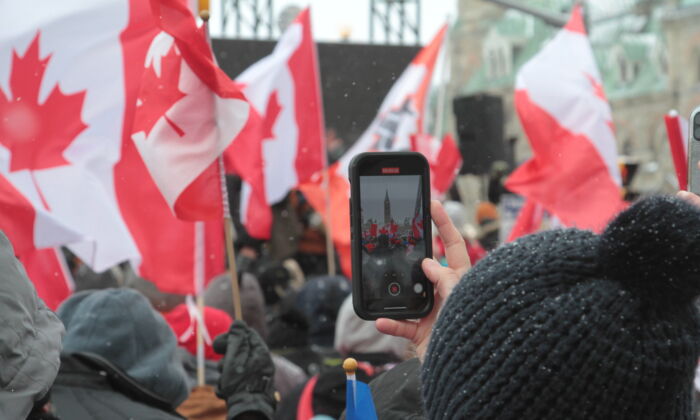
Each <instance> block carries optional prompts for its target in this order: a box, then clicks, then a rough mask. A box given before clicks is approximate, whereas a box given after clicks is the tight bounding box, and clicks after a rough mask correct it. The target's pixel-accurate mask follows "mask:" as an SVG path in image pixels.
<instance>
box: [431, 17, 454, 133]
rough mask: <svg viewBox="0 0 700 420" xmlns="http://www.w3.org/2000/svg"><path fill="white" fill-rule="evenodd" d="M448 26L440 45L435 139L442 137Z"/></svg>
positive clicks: (447, 60) (447, 65)
mask: <svg viewBox="0 0 700 420" xmlns="http://www.w3.org/2000/svg"><path fill="white" fill-rule="evenodd" d="M449 47H450V26H449V23H448V26H447V33H446V34H445V40H444V41H443V45H442V58H443V60H442V69H440V90H439V92H438V101H437V111H436V112H435V138H441V137H442V134H443V133H442V130H443V126H444V123H443V120H444V118H445V107H446V104H445V99H447V98H446V97H447V80H448V77H449V73H448V72H449V71H450V70H451V69H450V64H451V63H450V59H451V55H450V49H449Z"/></svg>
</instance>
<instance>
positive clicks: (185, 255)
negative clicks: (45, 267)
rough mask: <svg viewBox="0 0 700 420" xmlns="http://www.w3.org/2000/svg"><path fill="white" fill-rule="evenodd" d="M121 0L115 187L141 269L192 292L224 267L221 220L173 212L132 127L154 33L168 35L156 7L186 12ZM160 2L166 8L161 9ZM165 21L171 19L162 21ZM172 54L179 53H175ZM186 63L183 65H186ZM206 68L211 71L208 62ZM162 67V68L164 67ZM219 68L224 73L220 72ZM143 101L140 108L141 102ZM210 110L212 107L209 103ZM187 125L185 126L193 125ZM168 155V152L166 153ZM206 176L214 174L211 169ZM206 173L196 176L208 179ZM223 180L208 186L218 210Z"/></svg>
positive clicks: (161, 285)
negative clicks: (125, 15)
mask: <svg viewBox="0 0 700 420" xmlns="http://www.w3.org/2000/svg"><path fill="white" fill-rule="evenodd" d="M113 1H115V0H113ZM120 3H123V4H124V6H129V12H130V15H129V20H128V25H126V27H125V28H124V30H123V33H122V43H121V48H122V53H123V55H124V57H127V58H128V59H127V60H126V61H125V63H124V67H125V68H124V79H123V85H122V89H123V90H124V92H125V96H126V99H127V100H126V107H125V109H124V120H123V126H124V129H123V131H122V132H120V133H119V134H120V136H121V137H120V139H121V140H122V141H121V159H120V161H119V162H118V163H117V165H116V166H115V167H114V188H115V191H116V196H117V199H118V202H119V208H120V210H121V214H122V216H123V217H124V220H125V221H126V223H127V225H128V227H129V231H130V232H131V235H132V237H133V238H134V240H135V241H136V243H137V245H138V249H139V251H140V254H141V258H140V259H139V260H136V261H134V264H135V265H136V269H137V271H138V273H139V274H140V275H141V276H142V277H144V278H145V279H147V280H149V281H151V282H153V283H154V284H155V285H156V286H157V287H158V289H159V290H161V291H163V292H168V293H176V294H182V295H187V294H194V293H196V292H198V291H199V290H201V288H202V287H204V285H205V284H206V281H207V280H209V279H211V278H212V277H213V276H215V275H217V274H220V273H221V272H223V271H224V237H223V236H224V235H223V222H222V219H221V218H217V219H216V220H212V221H206V222H201V221H198V222H190V221H185V220H181V219H178V218H177V217H176V216H175V215H174V212H173V206H174V204H173V203H174V202H173V201H172V200H171V201H166V198H165V194H163V193H162V189H161V188H159V187H160V185H157V184H156V182H154V178H152V177H151V175H150V173H149V169H150V168H147V167H146V164H145V163H144V159H142V156H143V155H142V154H141V153H140V151H139V150H137V147H136V143H137V142H135V141H133V139H132V134H133V133H134V132H135V131H136V130H133V128H132V127H133V124H134V123H135V114H136V112H137V109H136V108H137V103H138V101H139V96H141V95H142V93H143V91H142V90H139V86H140V84H141V83H142V79H143V78H144V71H145V69H144V63H146V60H147V57H148V59H151V57H153V59H154V61H151V62H150V63H151V64H152V63H154V62H155V57H156V56H157V55H155V54H154V53H149V51H153V49H152V48H153V44H154V41H153V40H154V39H155V37H158V36H159V37H160V39H161V40H162V39H167V37H166V36H165V35H163V34H161V32H162V31H161V28H159V27H157V26H156V22H157V21H156V19H155V18H154V15H153V10H152V9H155V10H159V12H160V13H162V14H161V15H159V16H162V17H163V18H164V19H172V17H173V16H182V14H183V13H184V12H183V10H182V9H181V8H180V6H179V5H178V4H175V3H173V2H172V1H169V0H164V1H163V2H162V3H159V4H149V2H144V1H138V0H131V1H130V2H126V1H122V2H120ZM183 4H184V3H183ZM161 6H162V9H160V8H161ZM187 13H189V12H187ZM175 21H176V22H180V23H182V24H183V25H186V26H188V28H190V29H187V30H191V24H192V21H191V20H189V19H175ZM161 23H162V24H166V23H172V22H171V21H168V22H164V21H161ZM178 33H179V32H178ZM159 34H161V35H159ZM196 36H198V37H200V38H198V39H200V40H201V39H203V38H201V34H200V33H197V34H196ZM173 38H176V37H175V36H173ZM193 42H199V41H193ZM175 45H176V47H177V48H178V50H179V51H180V57H186V54H185V53H183V51H188V48H189V47H187V44H185V43H183V44H177V43H175ZM170 51H174V50H172V49H171V50H170ZM174 54H175V55H176V56H177V53H174ZM187 54H189V53H187ZM171 57H172V56H171ZM192 62H197V61H196V60H193V61H189V60H188V63H192ZM182 67H183V69H184V65H183V66H182ZM206 68H207V69H209V70H211V68H210V67H206ZM161 70H163V69H162V68H161ZM216 73H217V74H218V75H220V73H219V72H218V71H216ZM161 74H163V73H161ZM194 82H195V81H193V83H194ZM178 86H179V84H178ZM199 86H201V85H199ZM209 98H210V102H209V104H210V105H211V104H212V103H213V102H214V98H212V96H211V93H209ZM139 106H141V107H142V106H143V102H142V103H140V104H139ZM208 109H209V110H212V108H211V107H209V108H208ZM141 111H143V110H141ZM171 111H172V110H171ZM191 111H192V112H193V114H192V117H193V118H194V116H198V117H202V118H203V119H202V120H198V121H199V123H202V124H205V125H206V124H211V115H201V114H199V113H197V112H194V110H191ZM167 115H171V114H170V113H169V112H166V117H167ZM196 122H197V121H195V120H191V121H189V123H191V124H194V123H196ZM163 123H165V124H168V126H170V123H168V122H167V121H166V118H163V119H159V121H157V122H156V125H158V124H163ZM189 123H188V124H189ZM188 124H184V125H186V126H189V125H188ZM137 126H138V125H137ZM170 127H172V126H170ZM178 127H179V126H178ZM210 128H211V127H210ZM162 129H163V130H164V131H165V132H167V130H168V127H162ZM205 133H209V134H211V132H210V131H205ZM207 138H209V137H207ZM144 141H148V140H144ZM207 153H209V152H207ZM166 156H168V155H167V154H166ZM200 167H201V166H200ZM208 175H209V176H210V177H212V178H213V175H212V174H211V172H209V174H208ZM203 177H206V175H205V176H203ZM203 177H200V178H197V179H204V178H203ZM220 185H221V184H220V177H219V174H218V172H217V176H216V180H211V182H210V183H209V186H210V187H212V188H214V189H215V190H216V191H212V192H211V196H216V197H217V198H216V201H213V202H212V204H213V206H214V212H219V211H220V207H219V206H220V205H221V203H222V201H221V195H220V194H221V191H222V190H221V187H220ZM193 191H195V192H196V191H197V189H196V188H195V189H193ZM171 198H172V197H171ZM175 201H177V200H175Z"/></svg>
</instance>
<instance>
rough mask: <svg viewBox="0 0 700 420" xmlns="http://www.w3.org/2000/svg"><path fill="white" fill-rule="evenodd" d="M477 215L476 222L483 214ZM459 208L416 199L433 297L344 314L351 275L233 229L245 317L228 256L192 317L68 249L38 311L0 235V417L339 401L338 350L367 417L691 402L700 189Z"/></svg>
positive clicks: (327, 405)
mask: <svg viewBox="0 0 700 420" xmlns="http://www.w3.org/2000/svg"><path fill="white" fill-rule="evenodd" d="M478 213H479V214H478V217H479V218H480V219H482V218H483V219H484V220H485V222H484V224H485V225H486V226H488V227H489V228H490V227H492V226H493V224H494V220H495V219H497V216H495V215H494V212H493V211H492V209H491V208H490V207H489V208H486V207H485V208H481V209H480V210H479V212H478ZM464 214H465V211H464V209H463V208H460V207H459V205H458V204H456V203H454V204H453V203H446V204H445V205H444V206H443V205H442V204H440V203H439V202H437V201H434V202H432V203H431V215H432V218H433V221H434V224H435V227H436V229H435V230H436V234H437V238H436V240H437V242H439V246H436V247H435V249H436V253H438V255H437V257H438V258H436V259H425V260H423V262H422V264H421V268H422V270H423V271H424V272H425V273H426V275H427V277H428V278H429V280H430V281H431V282H433V284H434V286H435V291H436V292H435V293H436V299H435V302H436V303H435V307H434V309H433V311H432V312H431V313H430V315H428V316H427V317H425V318H423V319H420V320H402V321H399V320H390V319H379V320H377V321H376V322H368V321H364V320H362V319H360V318H359V317H358V316H357V315H356V314H355V313H354V310H353V306H352V299H351V296H350V295H351V287H350V281H349V280H348V279H347V278H345V277H343V276H341V275H328V274H324V270H325V266H323V265H322V264H320V263H319V262H320V261H322V259H314V258H313V257H309V256H308V255H307V257H306V258H301V257H299V255H298V254H294V255H292V256H291V257H289V258H285V259H284V260H280V259H278V258H271V257H270V256H269V249H268V248H265V247H261V246H260V245H261V244H259V243H255V242H254V241H247V240H246V239H245V237H242V239H240V238H239V242H238V243H237V245H238V249H237V250H238V256H239V257H238V262H239V267H238V268H239V274H240V276H239V277H240V282H241V289H242V299H241V303H242V313H243V315H242V319H235V316H234V313H235V311H234V303H233V300H232V297H231V296H232V293H231V283H230V281H229V276H228V274H227V273H222V274H221V275H220V276H218V277H216V278H214V279H212V280H211V281H210V282H209V284H208V286H207V289H206V291H205V292H204V294H203V298H204V304H205V309H204V313H203V317H202V316H201V314H200V313H199V311H198V309H197V305H196V304H195V302H194V301H192V300H191V299H186V298H185V297H178V296H173V295H167V294H163V293H160V292H159V291H157V290H154V288H152V287H151V286H152V285H150V283H148V282H147V281H146V280H144V279H140V278H139V277H138V276H137V275H136V274H134V273H133V271H130V270H128V267H123V268H122V272H121V274H120V276H119V277H120V281H115V280H114V272H113V271H110V272H106V273H102V274H99V275H98V274H95V273H92V272H90V271H89V270H88V269H87V268H85V267H84V266H80V265H78V266H76V267H74V275H75V277H76V292H75V293H74V294H73V295H72V296H71V297H70V298H68V299H67V300H66V301H65V302H63V304H62V305H61V306H60V307H59V309H58V310H57V312H56V313H54V312H52V311H51V310H49V309H48V308H47V307H46V305H44V303H43V302H42V301H41V299H39V298H38V297H37V294H36V292H35V290H34V288H33V286H32V284H31V282H30V281H29V279H28V278H27V276H26V274H25V273H24V270H23V268H22V266H21V264H20V263H19V262H18V261H17V259H16V258H15V256H14V251H13V249H12V245H11V244H10V242H9V241H8V239H7V238H6V237H5V236H4V235H0V266H1V267H2V269H0V277H2V278H1V279H0V311H2V316H1V319H2V320H3V322H2V324H1V326H0V360H1V363H2V369H0V418H2V419H25V418H28V419H56V418H58V419H63V420H65V419H71V420H81V419H105V420H111V419H170V418H173V419H175V418H190V419H289V420H293V419H294V420H297V419H303V420H311V419H316V420H327V419H339V418H344V409H345V395H346V393H345V387H346V376H345V373H344V371H343V369H342V366H341V365H342V361H343V359H344V358H346V357H354V358H355V359H357V360H358V361H359V366H360V368H359V369H358V371H357V377H358V379H359V380H362V381H364V382H369V384H370V388H371V390H372V394H373V399H374V404H375V407H376V409H377V414H378V416H379V418H380V419H457V418H460V419H462V418H463V419H519V420H521V419H689V418H691V417H692V416H693V413H694V405H695V402H694V401H695V398H694V397H695V394H694V391H693V378H694V372H695V369H696V366H697V364H698V358H699V356H700V316H699V314H698V312H697V308H696V306H695V298H696V297H697V296H698V295H700V258H696V257H698V256H700V197H698V196H695V195H693V194H690V193H680V194H679V196H678V197H651V198H645V199H642V200H640V201H639V202H637V203H635V204H633V205H631V206H630V207H629V208H628V209H627V210H625V211H624V212H622V213H620V214H619V215H618V216H617V217H616V218H615V219H614V220H613V221H612V222H611V223H610V224H609V226H608V227H607V229H606V230H605V231H604V232H603V233H602V234H600V235H598V234H594V233H592V232H589V231H583V230H578V229H556V230H550V231H546V232H541V233H538V234H534V235H529V236H525V237H523V238H520V239H518V240H517V241H515V242H512V243H508V244H504V245H501V246H498V247H496V246H492V245H493V244H492V243H491V242H490V241H488V240H484V241H483V242H484V246H482V245H481V244H480V243H479V241H478V240H477V239H476V237H475V236H474V235H471V234H470V233H469V232H468V230H469V229H466V228H465V227H464V225H465V223H464ZM480 221H481V220H480ZM307 227H308V225H307ZM491 232H492V230H489V231H488V232H487V233H491ZM304 235H305V236H307V237H314V234H313V233H306V234H304ZM304 235H302V236H304ZM477 236H478V235H477ZM482 237H484V236H483V235H482ZM484 238H485V237H484ZM312 248H313V247H311V248H309V249H312ZM440 257H442V258H440ZM476 260H478V263H475V264H472V262H476ZM472 265H474V266H473V267H472ZM201 325H204V326H205V328H202V331H200V332H201V338H198V334H197V329H198V328H200V326H201ZM198 339H201V340H202V341H203V342H204V359H205V363H204V366H203V369H202V367H201V366H198V361H197V357H196V354H197V345H198V343H197V341H198Z"/></svg>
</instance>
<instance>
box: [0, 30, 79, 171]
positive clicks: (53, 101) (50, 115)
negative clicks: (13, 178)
mask: <svg viewBox="0 0 700 420" xmlns="http://www.w3.org/2000/svg"><path fill="white" fill-rule="evenodd" d="M39 36H40V32H37V34H36V36H35V37H34V40H33V41H32V42H31V44H30V45H29V48H27V51H26V52H25V53H24V56H23V57H20V56H19V55H18V54H17V50H14V51H13V52H12V73H11V75H10V88H11V92H7V93H6V92H3V90H2V89H1V88H0V143H1V144H2V145H3V146H5V147H6V148H8V149H9V150H10V154H11V155H10V172H15V171H20V170H22V169H29V170H38V169H46V168H52V167H55V166H63V165H68V164H69V162H68V161H67V160H66V159H65V158H64V157H63V151H64V150H65V149H66V148H67V147H68V146H69V145H70V144H71V143H72V142H73V140H74V139H75V138H76V137H77V136H78V134H80V133H81V132H82V131H83V130H85V129H86V128H87V125H85V123H83V121H82V119H81V116H80V113H81V111H82V108H83V101H84V100H85V91H84V90H83V91H80V92H77V93H73V94H70V95H66V94H64V93H63V92H61V89H60V88H59V86H58V84H57V85H56V86H54V87H53V89H52V90H51V93H50V94H49V95H48V97H47V98H46V100H45V101H44V102H43V103H41V104H40V103H39V89H40V87H41V83H42V80H43V78H44V72H45V71H46V66H47V65H48V63H49V61H50V60H51V54H49V55H47V56H46V57H44V58H43V59H40V58H39Z"/></svg>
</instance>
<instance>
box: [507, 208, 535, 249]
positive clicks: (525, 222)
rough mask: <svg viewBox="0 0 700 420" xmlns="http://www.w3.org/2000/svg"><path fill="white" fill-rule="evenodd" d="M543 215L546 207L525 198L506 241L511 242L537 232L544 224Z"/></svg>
mask: <svg viewBox="0 0 700 420" xmlns="http://www.w3.org/2000/svg"><path fill="white" fill-rule="evenodd" d="M543 217H544V209H543V208H542V206H541V205H539V204H537V203H536V202H534V201H532V200H525V203H524V204H523V207H522V208H521V209H520V213H518V217H517V218H516V219H515V224H514V225H513V228H512V229H511V230H510V233H509V234H508V238H507V240H506V241H507V242H511V241H514V240H516V239H518V238H519V237H521V236H525V235H529V234H531V233H535V232H537V231H538V230H539V229H540V227H541V226H542V219H543Z"/></svg>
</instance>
